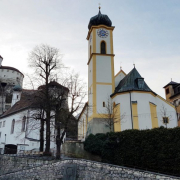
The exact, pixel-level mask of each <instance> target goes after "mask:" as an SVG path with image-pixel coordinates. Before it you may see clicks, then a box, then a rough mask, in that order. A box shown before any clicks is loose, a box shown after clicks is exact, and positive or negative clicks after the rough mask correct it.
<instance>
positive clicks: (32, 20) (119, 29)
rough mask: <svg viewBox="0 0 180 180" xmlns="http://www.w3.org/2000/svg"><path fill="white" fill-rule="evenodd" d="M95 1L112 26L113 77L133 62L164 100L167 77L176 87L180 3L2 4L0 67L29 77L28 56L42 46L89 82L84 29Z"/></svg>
mask: <svg viewBox="0 0 180 180" xmlns="http://www.w3.org/2000/svg"><path fill="white" fill-rule="evenodd" d="M98 3H101V13H102V14H107V15H108V16H109V18H110V19H111V21H112V25H113V26H115V29H114V34H113V35H114V53H115V73H117V72H118V71H119V69H120V64H121V66H122V69H123V70H124V71H125V72H126V73H128V72H129V71H130V70H131V69H132V68H133V63H135V66H136V68H137V70H138V71H139V73H140V74H141V76H142V77H144V79H145V81H146V83H147V84H148V86H149V87H150V88H151V89H152V90H153V91H155V92H156V93H158V94H159V95H161V96H162V97H164V89H163V86H164V85H166V84H167V83H169V82H170V80H171V78H172V80H173V81H176V82H179V83H180V78H179V77H180V0H38V1H37V0H0V55H1V56H2V57H3V58H4V60H3V63H2V65H4V66H12V67H15V68H17V69H19V70H20V71H21V72H23V73H27V72H28V71H29V68H28V63H27V58H28V53H29V52H30V51H31V50H32V49H33V48H34V47H35V46H36V45H39V44H42V43H44V44H48V45H50V46H53V47H56V48H58V49H60V51H61V53H62V54H63V63H64V64H65V65H66V66H67V67H70V68H72V69H75V71H78V72H79V74H80V76H82V77H83V78H84V79H85V81H87V61H88V55H87V52H88V51H87V45H88V42H87V40H86V37H87V33H88V28H87V26H88V23H89V20H90V18H91V17H92V16H95V15H96V14H97V13H98Z"/></svg>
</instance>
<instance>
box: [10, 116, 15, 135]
mask: <svg viewBox="0 0 180 180" xmlns="http://www.w3.org/2000/svg"><path fill="white" fill-rule="evenodd" d="M14 126H15V120H14V119H13V120H12V124H11V134H13V133H14Z"/></svg>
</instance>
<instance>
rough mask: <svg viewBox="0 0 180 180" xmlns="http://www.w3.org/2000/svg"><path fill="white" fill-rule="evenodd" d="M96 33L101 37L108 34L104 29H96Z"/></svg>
mask: <svg viewBox="0 0 180 180" xmlns="http://www.w3.org/2000/svg"><path fill="white" fill-rule="evenodd" d="M97 34H98V36H99V37H101V38H106V37H108V35H109V33H108V31H107V30H106V29H98V31H97Z"/></svg>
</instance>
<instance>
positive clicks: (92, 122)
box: [78, 10, 177, 139]
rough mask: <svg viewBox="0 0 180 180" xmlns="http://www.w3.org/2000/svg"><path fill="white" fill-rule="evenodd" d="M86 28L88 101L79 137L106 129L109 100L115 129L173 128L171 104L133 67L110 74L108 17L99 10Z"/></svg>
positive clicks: (83, 113)
mask: <svg viewBox="0 0 180 180" xmlns="http://www.w3.org/2000/svg"><path fill="white" fill-rule="evenodd" d="M88 28H89V31H88V35H87V40H88V63H87V64H88V102H87V103H86V104H85V106H84V109H83V110H82V112H81V114H80V116H79V120H80V121H79V127H78V136H79V139H84V138H85V137H86V136H87V135H89V134H90V133H92V134H96V133H106V132H108V131H110V129H109V126H108V124H107V122H106V120H108V118H107V114H108V112H107V106H109V102H110V104H112V106H111V107H112V108H111V111H112V113H111V117H112V116H113V114H114V112H115V113H116V117H119V118H116V121H115V123H113V129H114V131H115V132H118V131H123V130H126V129H151V128H155V127H160V126H167V127H176V126H177V117H176V110H175V107H174V106H173V105H172V104H170V103H169V102H168V101H166V100H165V99H163V98H162V97H160V96H159V95H157V94H156V93H155V92H153V91H152V90H151V89H150V88H149V87H148V85H147V84H146V83H145V81H144V78H142V77H141V75H140V74H139V72H138V71H137V69H136V68H135V67H134V68H133V69H132V70H131V71H130V72H129V73H128V74H127V75H126V73H125V72H124V71H123V70H122V69H121V70H120V71H119V72H118V73H117V74H116V75H115V74H114V56H115V54H114V50H113V30H114V28H115V27H114V26H112V22H111V20H110V19H109V17H108V16H107V15H103V14H101V12H100V10H99V13H98V15H96V16H94V17H92V18H91V19H90V22H89V25H88ZM165 114H166V115H165ZM111 119H113V118H111Z"/></svg>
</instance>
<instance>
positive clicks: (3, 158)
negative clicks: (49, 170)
mask: <svg viewBox="0 0 180 180" xmlns="http://www.w3.org/2000/svg"><path fill="white" fill-rule="evenodd" d="M53 162H54V161H51V160H47V159H42V158H40V157H18V156H12V155H0V175H3V174H6V173H12V172H15V171H20V170H23V169H29V168H32V167H36V166H42V165H44V164H49V163H53Z"/></svg>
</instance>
